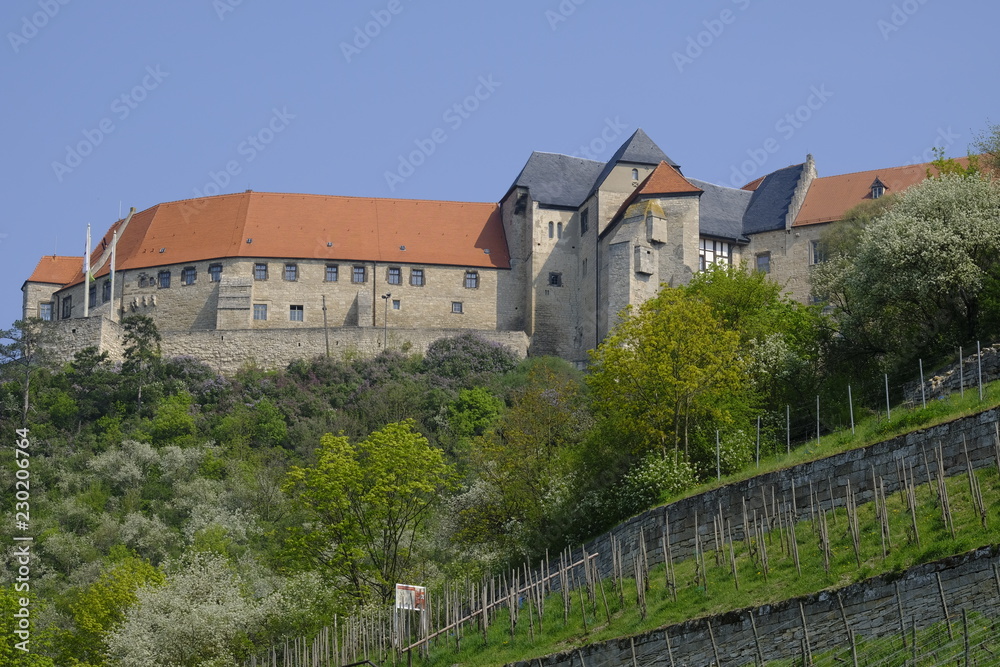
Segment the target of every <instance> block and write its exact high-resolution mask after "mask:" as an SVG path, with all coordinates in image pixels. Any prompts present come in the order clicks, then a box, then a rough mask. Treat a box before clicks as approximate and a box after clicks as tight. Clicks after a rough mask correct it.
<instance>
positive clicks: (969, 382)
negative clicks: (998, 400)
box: [903, 343, 1000, 405]
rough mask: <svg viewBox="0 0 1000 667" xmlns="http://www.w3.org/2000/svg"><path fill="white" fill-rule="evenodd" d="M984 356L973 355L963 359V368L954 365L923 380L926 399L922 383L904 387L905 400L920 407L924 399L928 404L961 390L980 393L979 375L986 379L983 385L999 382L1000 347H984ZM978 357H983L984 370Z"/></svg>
mask: <svg viewBox="0 0 1000 667" xmlns="http://www.w3.org/2000/svg"><path fill="white" fill-rule="evenodd" d="M981 352H982V354H981V355H976V354H971V355H969V356H966V357H963V358H962V365H961V367H959V364H958V363H954V364H951V365H950V366H946V367H945V368H944V369H941V370H939V371H938V372H937V373H935V374H934V375H933V376H932V377H931V378H929V379H926V380H924V392H923V395H921V391H920V381H919V380H918V381H916V382H909V383H907V384H905V385H903V396H904V398H905V400H906V401H907V402H908V403H910V404H911V405H920V403H921V402H922V401H923V400H924V399H925V398H926V400H928V401H932V400H936V399H939V398H943V397H944V396H946V395H948V394H952V393H955V392H957V391H959V389H960V388H961V387H965V388H966V389H972V390H977V391H978V389H977V388H978V386H979V373H980V372H982V375H983V384H986V383H987V382H993V381H994V380H998V379H1000V343H995V344H993V345H992V346H990V347H984V348H983V349H982V350H981ZM979 357H982V362H981V363H982V366H981V367H980V361H979ZM925 376H926V374H925Z"/></svg>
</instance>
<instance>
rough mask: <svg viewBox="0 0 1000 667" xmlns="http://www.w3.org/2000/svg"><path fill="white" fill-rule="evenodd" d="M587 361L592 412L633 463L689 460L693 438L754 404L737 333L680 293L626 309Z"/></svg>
mask: <svg viewBox="0 0 1000 667" xmlns="http://www.w3.org/2000/svg"><path fill="white" fill-rule="evenodd" d="M592 360H593V362H594V366H593V369H592V372H591V374H590V375H589V376H588V378H587V382H588V385H589V386H590V388H591V390H592V392H593V394H594V399H595V404H596V406H597V407H596V410H597V414H598V416H599V418H600V419H601V420H603V421H605V422H607V424H608V425H609V429H608V432H609V433H619V434H621V435H620V437H619V441H620V444H621V445H622V446H625V447H627V448H628V451H630V453H631V454H632V456H633V457H635V458H640V457H642V456H644V455H645V454H647V453H649V452H650V451H658V452H660V453H661V455H662V456H664V457H673V456H675V455H677V454H680V455H681V456H682V457H683V458H684V459H688V458H689V457H692V456H694V455H696V453H697V451H698V448H697V447H696V446H695V442H694V441H695V440H701V441H706V440H707V439H708V438H709V435H710V434H711V436H712V438H713V441H714V433H715V430H716V429H725V428H728V427H730V426H732V425H733V424H734V423H737V421H738V418H746V417H747V416H748V409H749V408H750V407H751V406H752V405H754V403H755V400H756V398H755V396H754V395H753V388H752V385H751V383H750V379H749V376H748V374H747V365H748V360H747V359H745V358H743V357H742V356H741V355H740V335H739V333H737V332H736V331H731V330H729V329H727V328H726V327H725V325H724V324H723V322H722V321H721V320H720V319H719V318H718V317H717V316H716V315H715V313H713V311H712V308H711V307H710V306H709V305H707V304H706V303H704V302H703V301H701V300H700V299H696V298H692V297H690V296H688V295H686V294H685V292H684V291H683V290H680V289H674V288H670V287H664V288H663V289H662V290H661V291H660V293H659V294H658V295H657V296H656V297H655V298H653V299H650V300H649V301H646V302H645V303H643V304H642V305H641V306H639V308H629V309H627V310H626V311H625V312H624V313H623V315H622V319H621V321H620V322H619V324H618V325H616V326H615V328H614V329H613V330H612V331H611V333H610V334H609V335H608V336H607V338H606V339H605V340H604V342H603V343H601V345H600V347H598V349H597V350H596V351H594V352H593V353H592ZM616 448H617V447H616ZM695 462H696V463H699V462H697V461H695ZM700 463H703V464H704V463H706V462H704V461H701V462H700ZM713 467H714V462H713Z"/></svg>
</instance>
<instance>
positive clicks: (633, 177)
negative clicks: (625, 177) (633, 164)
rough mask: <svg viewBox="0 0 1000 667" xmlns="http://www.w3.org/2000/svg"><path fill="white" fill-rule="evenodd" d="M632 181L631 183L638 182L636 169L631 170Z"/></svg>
mask: <svg viewBox="0 0 1000 667" xmlns="http://www.w3.org/2000/svg"><path fill="white" fill-rule="evenodd" d="M632 180H633V181H638V180H639V170H638V169H633V170H632Z"/></svg>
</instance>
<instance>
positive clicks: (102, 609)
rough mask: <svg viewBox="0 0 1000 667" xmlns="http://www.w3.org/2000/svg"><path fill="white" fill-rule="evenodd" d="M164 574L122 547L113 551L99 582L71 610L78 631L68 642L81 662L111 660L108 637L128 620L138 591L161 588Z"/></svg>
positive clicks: (73, 653) (70, 648)
mask: <svg viewBox="0 0 1000 667" xmlns="http://www.w3.org/2000/svg"><path fill="white" fill-rule="evenodd" d="M164 580H165V577H164V575H163V573H162V572H161V571H160V570H158V569H156V568H155V567H153V566H152V565H150V563H149V562H148V561H146V560H144V559H142V558H139V557H137V556H136V555H134V554H131V553H129V552H128V551H127V550H125V549H124V548H122V547H120V546H116V547H115V548H113V549H112V555H111V558H110V559H109V562H108V564H107V566H106V569H105V571H104V572H103V573H102V574H101V576H100V577H98V579H97V581H95V582H94V583H92V584H90V585H89V586H87V587H86V588H84V589H83V590H82V591H80V592H78V593H77V594H76V595H74V596H73V597H74V600H73V602H72V603H70V605H69V608H70V611H71V613H72V618H73V622H74V623H75V624H76V627H77V632H76V634H75V635H74V637H73V640H72V641H70V642H67V644H68V646H67V648H68V649H69V651H70V653H71V654H72V656H73V657H74V658H76V659H78V660H86V661H88V662H91V663H94V664H100V663H102V662H103V661H104V660H105V659H106V658H107V638H108V635H109V633H111V632H112V631H113V630H114V629H115V628H116V627H117V626H118V625H120V624H121V623H122V622H123V621H124V620H125V612H126V611H127V610H128V608H129V607H131V606H132V605H133V604H135V603H136V602H137V601H138V597H137V595H136V593H137V591H138V590H139V589H140V588H142V587H144V586H155V585H160V584H162V583H163V582H164Z"/></svg>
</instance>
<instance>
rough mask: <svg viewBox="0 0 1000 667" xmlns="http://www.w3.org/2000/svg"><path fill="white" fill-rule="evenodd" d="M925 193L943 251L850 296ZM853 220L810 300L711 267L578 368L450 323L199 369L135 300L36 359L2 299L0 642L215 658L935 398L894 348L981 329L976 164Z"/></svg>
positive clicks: (873, 429)
mask: <svg viewBox="0 0 1000 667" xmlns="http://www.w3.org/2000/svg"><path fill="white" fill-rule="evenodd" d="M911 191H912V192H915V194H913V195H911V194H910V193H911ZM927 210H934V211H938V212H942V211H943V212H945V213H947V216H946V217H947V219H948V220H949V225H946V226H945V228H942V227H941V226H940V225H935V224H931V222H927V224H923V225H919V226H914V227H913V229H921V230H923V231H924V232H926V233H927V234H928V235H930V236H929V237H928V239H929V240H928V241H927V243H931V242H932V241H933V243H935V244H937V245H934V247H941V248H946V249H947V251H948V253H949V254H948V257H949V258H950V260H951V261H952V264H948V265H947V266H944V267H941V269H940V273H941V276H942V281H941V283H940V285H939V288H938V289H937V290H936V291H934V293H933V295H931V296H933V297H934V298H933V299H931V300H926V299H925V297H927V296H928V293H927V290H922V291H921V290H917V291H912V292H907V291H905V290H897V292H895V294H897V298H894V300H893V301H892V302H891V303H890V304H886V303H885V302H883V301H878V300H876V299H874V297H873V296H872V294H873V293H872V292H871V291H870V290H869V288H870V287H871V285H874V284H876V281H878V280H889V281H893V280H897V278H898V277H899V276H903V275H906V273H905V271H907V270H911V269H913V270H915V269H914V267H907V266H902V265H900V266H896V267H895V268H894V269H893V271H894V273H892V274H891V275H890V274H887V273H886V272H883V273H882V274H878V273H877V272H876V271H875V268H876V267H875V266H874V265H873V264H872V265H869V264H865V262H867V261H868V260H864V261H862V258H864V257H869V258H874V257H875V255H874V254H868V255H865V254H863V253H862V250H864V249H865V248H868V247H869V246H871V245H872V244H878V243H889V241H888V240H886V239H887V238H888V237H887V236H885V235H887V234H890V232H893V230H895V233H899V234H903V233H905V232H906V230H907V229H908V228H907V226H906V225H905V224H903V223H902V222H900V221H905V220H914V219H919V218H920V216H921V215H923V213H922V212H924V211H927ZM892 216H895V217H892ZM925 217H926V216H925ZM876 221H881V222H884V223H885V224H884V225H883V224H881V222H878V224H876V222H870V223H866V224H865V225H861V226H860V227H863V229H861V230H860V231H858V232H857V234H858V236H857V238H856V239H855V241H852V242H845V243H843V244H842V245H841V246H838V247H840V248H842V249H841V250H838V252H841V253H842V256H841V255H837V256H838V257H841V259H843V260H844V261H838V262H832V263H831V264H830V267H829V272H828V273H826V274H823V275H826V279H827V282H826V283H822V285H823V289H824V290H827V295H828V296H829V297H830V299H831V303H833V304H834V305H835V306H839V309H835V312H834V316H832V317H831V316H830V315H828V314H823V312H822V311H821V309H820V308H819V307H818V306H804V305H801V304H798V303H794V302H791V301H790V300H788V299H787V298H786V297H784V296H783V295H782V293H781V288H780V287H779V286H778V285H776V284H774V283H772V282H770V281H769V280H768V279H767V276H766V275H764V274H762V273H751V272H748V271H746V270H744V268H743V267H713V268H710V270H707V271H704V272H701V273H699V274H698V275H697V276H696V277H695V279H694V280H693V281H692V282H691V283H690V284H689V285H686V286H683V287H678V288H670V287H664V288H663V289H662V290H661V291H660V293H659V294H658V295H657V296H656V297H655V298H654V299H650V300H649V301H647V302H645V303H644V304H643V305H642V306H639V307H637V308H635V309H632V310H628V311H626V312H624V313H622V319H621V322H620V323H619V324H618V325H617V326H616V327H615V328H614V330H613V331H612V332H611V334H610V335H609V336H608V338H607V340H606V341H605V342H604V343H603V344H602V345H601V346H600V347H599V348H598V349H597V350H596V351H595V352H594V353H593V358H592V365H591V368H590V369H589V370H588V372H587V373H586V374H583V373H581V372H579V371H576V370H574V369H573V368H571V367H569V366H568V365H567V364H565V363H563V362H561V361H559V360H556V359H546V358H535V359H528V360H525V361H519V360H518V359H516V358H515V357H514V356H513V355H512V354H511V352H510V351H508V350H506V349H504V348H502V347H500V346H497V345H494V344H490V343H488V342H486V341H483V340H481V339H478V338H476V337H474V336H463V337H459V338H454V339H444V340H441V341H437V342H436V343H434V344H433V345H431V346H430V348H429V349H428V350H427V352H426V354H424V355H423V356H420V355H413V354H409V353H408V351H407V350H390V351H385V352H383V353H382V354H380V355H379V356H378V357H376V358H374V359H361V358H352V357H350V356H348V358H345V359H342V360H331V359H326V358H319V359H313V360H303V361H299V362H295V363H293V364H291V365H290V366H289V367H288V368H285V369H281V370H279V371H267V372H265V371H263V370H261V369H258V368H253V367H247V368H245V369H243V370H242V371H241V372H239V373H237V374H236V375H235V376H234V377H230V378H225V377H220V376H218V375H217V374H216V373H214V372H213V371H212V370H211V368H210V367H209V366H207V365H206V364H203V363H200V362H197V361H195V360H193V359H190V358H173V359H166V358H162V357H161V355H160V354H159V348H158V344H157V343H158V339H159V334H158V333H157V331H156V330H155V327H154V326H153V325H152V322H151V321H150V320H148V319H147V318H143V317H129V318H125V320H123V323H122V324H123V327H124V329H125V332H126V335H125V341H124V349H125V355H124V359H123V361H121V362H120V363H112V362H110V361H109V360H108V359H107V357H106V356H105V355H102V354H99V353H98V352H97V351H96V350H94V349H87V350H83V351H81V352H80V353H78V354H77V355H76V356H75V358H74V359H73V360H72V361H71V362H70V363H68V364H64V365H58V364H54V363H52V361H51V360H50V359H49V358H48V357H47V354H46V335H47V329H46V326H45V323H42V322H39V321H26V322H18V323H15V326H14V327H13V328H12V329H11V330H8V331H4V332H0V334H2V335H0V339H2V341H3V344H2V345H0V409H2V411H3V412H2V414H3V423H2V426H0V429H2V437H3V438H4V439H5V442H8V443H15V446H14V447H8V448H6V449H5V451H10V452H12V454H11V456H9V457H5V458H4V461H5V463H4V465H3V466H0V487H2V488H3V489H4V491H5V493H4V496H3V497H4V498H5V499H14V500H11V501H9V502H10V507H7V508H4V511H5V512H7V513H8V515H9V516H11V517H12V518H13V517H14V515H15V511H20V510H19V509H17V507H16V506H15V505H14V502H15V501H18V500H17V498H16V491H18V490H20V489H18V487H17V486H16V482H17V481H23V476H24V475H29V474H30V482H31V486H30V494H29V495H30V519H27V520H24V521H22V523H21V524H18V523H16V521H13V520H11V521H6V522H4V523H3V524H2V527H0V539H2V540H3V541H4V543H5V544H7V545H14V544H15V541H14V538H15V537H30V538H31V539H32V558H31V563H30V605H29V607H30V613H31V616H30V618H31V638H30V648H31V651H30V653H29V654H25V653H24V652H23V651H22V652H18V649H17V648H16V647H15V642H14V641H13V637H14V635H13V634H12V632H9V630H13V626H11V627H6V626H5V627H4V632H3V643H2V644H0V661H3V660H6V661H7V662H8V663H10V664H27V665H60V667H61V666H63V665H89V666H91V667H98V666H102V665H109V666H110V665H122V666H131V665H136V666H139V665H141V666H142V667H151V666H154V667H155V666H156V665H170V666H171V667H174V666H178V665H202V666H207V665H231V664H236V663H239V662H241V661H243V660H245V659H247V658H248V657H250V656H253V655H260V654H261V651H264V650H266V649H267V648H268V647H271V646H277V645H283V643H284V642H285V641H287V640H289V639H290V638H295V637H313V636H316V634H317V633H318V632H319V631H320V630H321V629H322V628H323V627H324V626H325V625H327V624H328V623H329V619H331V618H343V617H345V616H353V615H356V614H358V613H360V612H362V611H366V612H368V613H377V612H378V610H380V609H383V608H384V606H385V605H386V603H387V602H388V601H389V600H390V599H391V596H392V594H393V586H394V585H395V584H396V583H401V582H405V583H419V584H426V585H428V586H430V587H434V586H435V585H440V584H441V583H442V582H445V581H465V580H469V581H479V580H481V579H482V577H484V576H485V575H488V574H491V573H495V572H500V571H503V570H504V568H506V567H510V566H520V565H522V564H523V563H525V562H537V560H538V559H539V558H541V557H543V556H544V555H545V554H546V553H550V554H555V553H559V552H560V551H561V550H562V549H564V548H565V547H567V546H570V545H578V544H580V543H582V542H584V541H585V540H586V539H587V538H589V537H592V536H594V535H596V534H598V533H600V532H601V531H603V530H605V529H607V528H608V527H610V526H612V525H614V524H615V523H617V522H618V521H620V520H622V519H624V518H627V517H630V516H632V515H634V514H636V513H638V512H641V511H643V510H645V509H647V508H649V507H651V506H655V505H657V504H660V503H662V502H665V501H666V500H668V499H670V498H673V497H677V496H678V495H679V494H682V493H688V492H691V490H692V489H694V488H696V487H698V486H699V485H705V484H712V483H716V484H717V483H721V481H722V480H724V479H727V478H729V479H732V478H734V476H738V475H746V474H751V473H750V472H748V471H752V470H757V469H758V467H757V466H758V462H759V464H760V465H761V466H765V465H783V464H782V463H780V462H779V463H774V464H769V463H767V461H768V460H769V459H770V457H773V456H774V455H781V454H784V455H786V456H788V454H787V453H786V452H787V450H791V449H794V450H795V452H794V453H792V454H791V456H792V457H796V456H799V457H802V456H805V457H815V456H819V455H821V453H820V451H819V449H817V448H823V447H827V446H836V447H850V446H854V445H855V444H857V441H854V440H850V439H848V438H847V436H846V435H844V434H845V433H846V431H845V430H843V429H842V430H841V431H840V432H839V434H837V435H831V433H833V432H834V431H835V430H836V429H837V428H838V427H844V426H848V425H849V424H850V418H851V416H852V415H853V417H854V419H855V421H856V422H857V424H861V425H862V426H861V429H862V430H863V431H864V432H865V433H867V434H868V437H882V436H887V435H889V434H890V433H891V432H892V431H893V430H894V429H896V428H900V429H905V428H909V427H913V426H916V425H919V424H924V423H927V422H928V421H929V420H933V419H936V418H939V417H940V416H941V415H942V414H943V413H945V412H948V411H949V410H951V408H950V407H945V402H933V403H932V405H930V406H928V407H927V408H920V409H916V410H901V409H900V407H899V402H900V401H901V400H902V391H901V383H902V382H904V381H907V380H911V379H912V378H913V377H914V374H915V372H916V368H917V364H918V360H923V364H924V366H925V368H927V369H928V370H930V369H931V368H934V367H936V366H939V365H941V364H942V363H944V362H945V361H946V360H948V359H953V358H954V348H955V347H957V346H958V345H965V346H966V349H969V345H970V343H971V344H972V345H973V347H974V342H975V340H978V339H979V338H982V339H983V340H991V339H992V338H994V337H997V336H998V335H1000V299H997V298H994V291H995V290H994V288H995V287H996V285H1000V259H998V258H1000V252H994V251H993V250H991V249H990V248H991V247H992V246H990V247H987V245H988V243H986V241H988V240H989V239H994V240H995V239H997V238H1000V232H998V233H996V234H994V233H993V232H991V231H990V229H992V228H991V227H990V226H989V225H991V224H1000V195H998V188H997V186H996V185H995V184H994V183H993V182H992V181H990V180H989V179H987V178H985V177H983V176H981V175H979V174H978V173H968V174H964V175H948V176H945V177H942V178H941V179H932V180H930V181H928V183H927V185H926V186H919V187H918V188H913V189H911V190H909V191H907V192H906V193H904V194H903V195H902V196H901V197H900V198H899V199H898V201H897V202H896V203H893V204H892V206H891V207H889V209H888V212H885V213H883V214H881V215H880V216H879V217H878V218H877V219H876ZM963 225H964V226H963ZM946 232H947V233H946ZM935 235H936V236H935ZM977 238H978V239H979V240H980V241H982V243H978V242H974V240H975V239H977ZM984 239H985V240H984ZM992 242H993V241H989V243H992ZM893 257H895V258H898V261H899V262H905V260H906V258H907V257H909V255H908V254H907V253H897V254H894V255H893ZM851 258H854V259H856V260H857V261H848V260H850V259H851ZM955 263H957V264H958V265H960V266H961V270H960V271H957V272H953V273H947V271H946V269H948V270H950V269H951V268H954V266H953V264H955ZM852 266H858V267H860V266H868V268H870V269H871V272H869V273H865V274H858V275H854V274H853V273H852V271H853V270H854V269H852V268H851V267H852ZM822 273H823V272H822V271H819V270H817V274H818V275H819V274H822ZM944 277H947V280H945V279H944ZM897 287H898V286H897ZM862 288H864V289H862ZM865 290H868V291H865ZM942 299H945V300H947V303H945V302H943V301H942ZM953 301H954V302H953ZM959 302H960V305H956V304H957V303H959ZM861 303H864V305H865V307H864V308H857V309H855V308H853V304H861ZM945 305H947V306H948V307H945ZM899 341H913V342H914V344H913V345H900V344H897V343H898V342H899ZM887 386H888V387H889V389H890V390H891V391H890V393H891V397H890V398H891V400H890V401H889V402H890V403H891V404H892V405H891V406H890V405H888V404H887V402H886V395H885V392H886V387H887ZM851 392H853V393H851ZM848 396H852V399H851V401H850V402H848V400H847V397H848ZM987 399H988V401H992V400H993V398H992V395H991V394H988V396H987ZM966 400H968V401H970V402H973V403H975V402H977V401H978V396H975V397H974V396H973V394H972V392H967V394H966ZM817 405H819V406H820V408H819V411H818V412H817V409H816V406H817ZM890 407H892V418H889V417H888V415H887V416H886V418H882V417H881V416H880V415H881V413H882V411H883V410H888V409H889V408H890ZM960 409H966V410H967V409H970V405H964V406H962V407H961V408H960ZM19 430H20V433H19ZM18 443H23V445H21V446H19V445H18ZM814 443H815V444H814ZM792 445H794V448H793V446H792ZM15 450H16V451H15ZM18 452H20V453H18ZM771 460H773V459H771ZM787 460H793V459H786V461H787ZM24 471H27V472H24ZM18 475H21V478H19V477H18ZM985 484H986V480H984V485H985ZM25 492H27V491H25ZM20 502H29V501H28V500H25V501H20ZM11 549H12V548H11V547H8V548H7V550H8V551H11ZM17 567H18V565H17V563H16V561H15V559H13V558H7V559H4V561H3V564H2V565H0V581H2V583H3V584H4V587H3V589H2V590H3V593H2V597H0V608H2V609H3V610H4V612H3V614H2V615H0V623H5V624H10V623H12V622H13V621H14V615H13V614H14V611H8V610H12V609H15V607H16V608H20V606H19V605H20V598H19V597H17V596H15V591H14V589H13V588H12V587H11V585H10V584H12V583H14V582H15V580H16V579H17V577H18V576H20V575H19V573H18V569H17ZM709 583H711V582H710V581H709ZM619 597H620V598H621V595H619ZM622 608H623V610H624V604H622ZM609 613H610V612H609ZM623 613H624V611H623ZM606 615H607V614H606ZM581 620H582V619H581ZM596 620H597V617H596V616H595V618H594V619H592V621H594V622H596ZM605 622H606V623H607V622H609V621H608V619H605ZM547 625H548V624H547ZM609 628H610V626H609ZM609 631H610V630H609ZM574 632H575V631H574ZM572 634H573V633H571V635H572Z"/></svg>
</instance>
